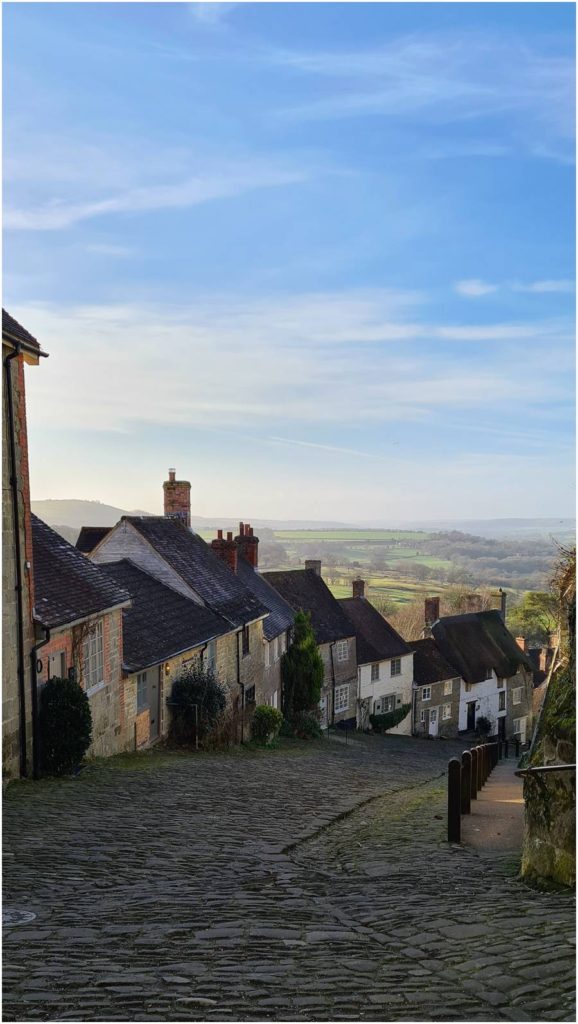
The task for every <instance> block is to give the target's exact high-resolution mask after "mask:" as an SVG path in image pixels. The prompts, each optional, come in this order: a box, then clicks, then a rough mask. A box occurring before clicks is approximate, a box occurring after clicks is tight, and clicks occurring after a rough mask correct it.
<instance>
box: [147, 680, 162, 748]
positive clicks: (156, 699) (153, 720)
mask: <svg viewBox="0 0 578 1024" xmlns="http://www.w3.org/2000/svg"><path fill="white" fill-rule="evenodd" d="M161 673H162V666H159V671H158V675H157V673H156V672H154V671H153V672H151V674H150V679H149V714H150V742H151V743H154V741H155V740H158V738H159V736H160V732H161Z"/></svg>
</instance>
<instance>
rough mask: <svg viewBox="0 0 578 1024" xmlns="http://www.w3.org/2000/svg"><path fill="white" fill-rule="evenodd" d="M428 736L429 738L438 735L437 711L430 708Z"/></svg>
mask: <svg viewBox="0 0 578 1024" xmlns="http://www.w3.org/2000/svg"><path fill="white" fill-rule="evenodd" d="M429 734H430V736H437V734H438V709H437V708H430V713H429Z"/></svg>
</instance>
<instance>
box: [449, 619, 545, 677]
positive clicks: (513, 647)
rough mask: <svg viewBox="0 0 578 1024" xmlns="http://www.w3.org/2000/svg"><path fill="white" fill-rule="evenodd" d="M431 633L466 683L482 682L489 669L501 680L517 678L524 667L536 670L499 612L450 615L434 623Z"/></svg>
mask: <svg viewBox="0 0 578 1024" xmlns="http://www.w3.org/2000/svg"><path fill="white" fill-rule="evenodd" d="M432 633H433V635H434V639H435V641H436V643H437V645H438V647H439V649H440V650H441V652H442V654H443V656H444V657H445V658H447V659H448V661H450V662H451V663H452V664H454V665H455V666H456V668H457V670H458V672H459V674H460V675H461V676H462V678H463V679H465V681H466V682H467V683H480V682H482V680H483V679H485V678H486V673H487V670H488V669H489V668H493V669H494V671H495V673H496V675H497V676H499V677H500V678H502V679H508V678H509V677H510V676H513V675H515V674H516V672H517V670H518V668H520V667H521V666H523V667H524V668H526V669H528V670H529V671H530V672H531V671H532V669H533V665H532V662H531V661H530V658H529V657H528V655H527V654H524V652H523V650H522V649H521V647H519V646H518V644H517V643H516V641H515V639H514V637H513V636H512V634H511V633H510V632H509V631H508V630H507V629H506V627H505V625H504V623H503V621H502V616H501V615H500V612H498V611H487V612H472V613H470V614H468V615H450V616H447V617H445V618H442V619H438V621H437V622H434V624H433V626H432Z"/></svg>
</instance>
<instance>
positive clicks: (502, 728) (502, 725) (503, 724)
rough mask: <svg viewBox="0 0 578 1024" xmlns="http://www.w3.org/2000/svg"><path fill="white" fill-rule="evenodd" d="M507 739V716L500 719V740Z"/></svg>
mask: <svg viewBox="0 0 578 1024" xmlns="http://www.w3.org/2000/svg"><path fill="white" fill-rule="evenodd" d="M505 738H506V716H505V715H504V716H503V717H502V718H498V739H499V740H505Z"/></svg>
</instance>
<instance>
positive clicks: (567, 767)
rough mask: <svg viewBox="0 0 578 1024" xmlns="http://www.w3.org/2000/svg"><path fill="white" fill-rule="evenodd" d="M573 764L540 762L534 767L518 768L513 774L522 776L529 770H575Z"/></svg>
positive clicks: (527, 773) (528, 772)
mask: <svg viewBox="0 0 578 1024" xmlns="http://www.w3.org/2000/svg"><path fill="white" fill-rule="evenodd" d="M575 771H576V765H575V764H541V765H538V766H537V767H536V768H520V770H519V771H517V772H514V775H518V776H519V777H520V778H522V776H523V775H529V774H530V773H531V772H575Z"/></svg>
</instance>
